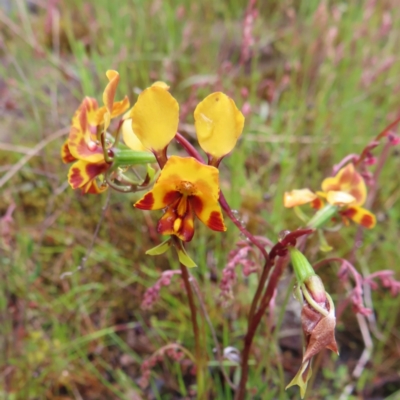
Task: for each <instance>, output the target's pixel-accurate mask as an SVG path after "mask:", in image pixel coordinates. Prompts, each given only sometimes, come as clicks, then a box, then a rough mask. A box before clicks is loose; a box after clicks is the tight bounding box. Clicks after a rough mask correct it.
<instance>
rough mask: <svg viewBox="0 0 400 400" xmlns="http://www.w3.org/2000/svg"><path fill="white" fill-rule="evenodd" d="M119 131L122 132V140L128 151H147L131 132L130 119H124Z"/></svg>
mask: <svg viewBox="0 0 400 400" xmlns="http://www.w3.org/2000/svg"><path fill="white" fill-rule="evenodd" d="M121 130H122V137H123V138H124V142H125V144H126V145H127V146H128V147H129V148H130V149H132V150H136V151H147V150H146V148H145V147H144V146H143V145H142V143H141V141H140V140H139V138H138V137H137V136H136V135H135V133H134V132H133V130H132V120H131V119H126V120H125V121H124V122H123V123H122V127H121Z"/></svg>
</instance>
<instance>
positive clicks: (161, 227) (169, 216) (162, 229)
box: [157, 207, 176, 235]
mask: <svg viewBox="0 0 400 400" xmlns="http://www.w3.org/2000/svg"><path fill="white" fill-rule="evenodd" d="M175 219H176V215H175V213H174V210H173V209H172V208H170V207H169V208H167V210H166V211H165V214H164V215H163V216H162V217H161V218H160V220H159V221H158V225H157V232H158V233H160V234H161V235H174V234H175V232H174V222H175Z"/></svg>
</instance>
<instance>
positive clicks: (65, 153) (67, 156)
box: [61, 142, 76, 164]
mask: <svg viewBox="0 0 400 400" xmlns="http://www.w3.org/2000/svg"><path fill="white" fill-rule="evenodd" d="M61 158H62V160H63V163H65V164H68V163H70V162H73V161H76V158H75V157H74V156H73V155H72V154H71V152H70V151H69V147H68V142H65V143H64V144H63V146H62V148H61Z"/></svg>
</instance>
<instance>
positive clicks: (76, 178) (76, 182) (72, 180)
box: [68, 167, 84, 189]
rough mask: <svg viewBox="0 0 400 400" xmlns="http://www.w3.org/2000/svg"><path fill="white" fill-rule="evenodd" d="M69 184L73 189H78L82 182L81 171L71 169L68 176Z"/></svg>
mask: <svg viewBox="0 0 400 400" xmlns="http://www.w3.org/2000/svg"><path fill="white" fill-rule="evenodd" d="M68 181H69V184H70V185H71V186H72V188H73V189H77V188H79V187H80V186H81V185H82V183H83V182H84V178H83V176H82V174H81V170H80V169H79V168H76V167H71V175H70V176H69V179H68Z"/></svg>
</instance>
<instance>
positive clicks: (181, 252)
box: [176, 246, 197, 268]
mask: <svg viewBox="0 0 400 400" xmlns="http://www.w3.org/2000/svg"><path fill="white" fill-rule="evenodd" d="M176 251H177V253H178V258H179V261H180V262H181V263H182V264H183V265H184V266H185V267H187V268H194V267H197V265H196V263H195V262H194V261H193V260H192V259H191V258H190V257H189V255H188V253H186V250H185V249H184V248H183V246H182V247H181V248H178V247H177V248H176Z"/></svg>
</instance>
